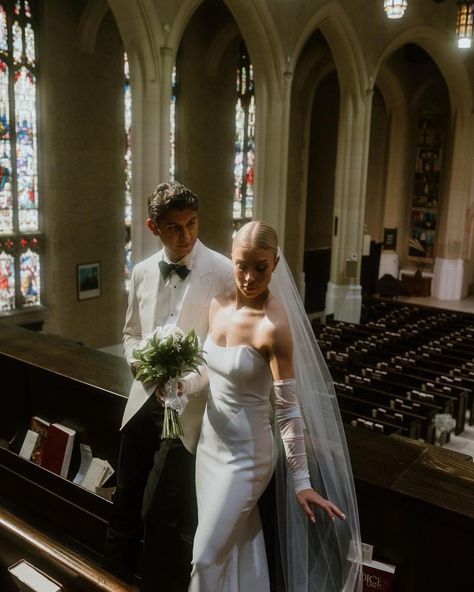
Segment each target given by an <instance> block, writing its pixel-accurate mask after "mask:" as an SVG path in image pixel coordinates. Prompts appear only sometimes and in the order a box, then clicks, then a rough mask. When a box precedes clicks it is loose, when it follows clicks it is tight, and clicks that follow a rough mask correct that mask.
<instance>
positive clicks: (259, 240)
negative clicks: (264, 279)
mask: <svg viewBox="0 0 474 592" xmlns="http://www.w3.org/2000/svg"><path fill="white" fill-rule="evenodd" d="M235 247H251V248H252V247H253V248H255V247H257V248H259V249H267V250H269V251H272V252H273V253H274V254H275V257H276V256H277V253H278V236H277V233H276V232H275V229H274V228H272V227H271V226H269V225H268V224H265V222H262V221H260V220H255V221H252V222H247V224H244V225H243V226H242V228H240V229H239V230H238V231H237V233H236V235H235V236H234V240H233V241H232V249H234V248H235Z"/></svg>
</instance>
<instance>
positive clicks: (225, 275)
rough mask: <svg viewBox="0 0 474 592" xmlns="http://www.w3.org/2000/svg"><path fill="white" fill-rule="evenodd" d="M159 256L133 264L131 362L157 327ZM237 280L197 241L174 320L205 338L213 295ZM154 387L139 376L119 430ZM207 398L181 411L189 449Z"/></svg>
mask: <svg viewBox="0 0 474 592" xmlns="http://www.w3.org/2000/svg"><path fill="white" fill-rule="evenodd" d="M161 259H162V250H160V251H159V252H158V253H156V254H154V255H152V256H151V257H149V258H148V259H145V260H144V261H141V262H140V263H138V264H137V265H135V267H134V268H133V271H132V278H131V282H130V293H129V301H128V309H127V314H126V317H125V325H124V329H123V345H124V353H125V359H126V360H127V362H128V364H129V365H130V364H131V362H132V359H133V350H134V349H136V348H137V347H138V344H139V343H140V341H141V340H142V339H143V337H145V336H146V335H148V334H149V333H151V332H152V331H153V330H154V329H155V319H156V310H155V309H156V305H157V293H158V282H159V274H160V271H159V266H158V263H159V261H161ZM233 285H234V281H233V274H232V264H231V262H230V260H229V259H227V257H224V256H223V255H221V254H220V253H216V252H215V251H212V250H211V249H208V248H207V247H206V246H204V245H203V244H202V243H201V242H200V241H197V243H196V247H195V254H194V262H193V267H192V271H191V274H190V276H189V282H188V285H187V286H186V290H185V292H184V296H183V301H182V303H181V309H180V311H179V314H178V319H177V321H176V325H177V326H178V327H179V328H180V329H182V330H183V331H185V332H188V331H190V330H191V329H194V330H195V331H196V333H197V334H198V335H199V337H200V339H201V341H202V343H204V340H205V339H206V336H207V333H208V329H209V304H210V302H211V300H212V298H214V297H215V296H217V295H218V294H221V293H222V292H225V291H228V290H231V289H232V288H233ZM154 388H155V387H154V386H153V387H150V386H144V385H143V383H141V382H139V381H137V380H134V381H133V384H132V388H131V390H130V395H129V398H128V401H127V405H126V407H125V411H124V415H123V419H122V427H121V429H122V428H123V427H124V426H125V424H126V423H127V422H128V421H129V420H130V419H131V418H132V417H133V416H134V415H135V413H136V412H137V411H138V410H139V409H140V408H141V407H142V405H143V404H144V403H145V402H146V401H147V400H148V397H149V396H150V395H151V394H152V392H153V390H154ZM206 399H207V392H203V395H202V396H200V397H198V396H193V397H189V400H188V403H187V404H186V406H185V409H184V410H183V412H182V414H181V416H180V417H181V424H182V426H183V432H184V436H183V438H182V440H183V444H184V445H185V446H186V448H187V449H188V450H189V451H190V452H194V451H195V449H196V445H197V441H198V438H199V432H200V429H201V420H202V414H203V412H204V407H205V404H206Z"/></svg>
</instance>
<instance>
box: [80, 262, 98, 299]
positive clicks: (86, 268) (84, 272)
mask: <svg viewBox="0 0 474 592" xmlns="http://www.w3.org/2000/svg"><path fill="white" fill-rule="evenodd" d="M99 296H100V262H99V261H96V262H94V263H80V264H79V265H78V266H77V299H78V300H87V299H88V298H98V297H99Z"/></svg>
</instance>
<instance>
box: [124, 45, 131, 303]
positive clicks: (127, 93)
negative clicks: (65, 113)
mask: <svg viewBox="0 0 474 592" xmlns="http://www.w3.org/2000/svg"><path fill="white" fill-rule="evenodd" d="M123 63H124V76H125V84H124V93H123V94H124V113H125V116H124V120H125V121H124V126H125V270H124V272H125V290H126V291H127V292H128V291H129V289H130V278H131V275H132V239H131V236H132V233H131V226H132V142H131V131H132V92H131V90H130V65H129V62H128V56H127V54H126V53H125V54H124V61H123Z"/></svg>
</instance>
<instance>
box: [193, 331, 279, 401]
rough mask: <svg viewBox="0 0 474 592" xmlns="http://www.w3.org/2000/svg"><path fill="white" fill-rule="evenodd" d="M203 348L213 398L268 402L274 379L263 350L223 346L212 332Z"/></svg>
mask: <svg viewBox="0 0 474 592" xmlns="http://www.w3.org/2000/svg"><path fill="white" fill-rule="evenodd" d="M204 351H205V359H206V362H207V370H208V375H209V383H210V387H211V392H212V393H213V397H214V398H216V397H217V398H219V399H221V400H225V401H226V402H227V403H228V404H236V405H238V406H240V407H247V406H253V405H256V406H260V405H262V404H265V405H268V402H269V396H270V391H271V388H272V382H273V379H272V374H271V371H270V365H269V363H268V362H267V360H265V358H264V357H263V356H262V355H261V354H260V352H258V351H257V350H256V349H255V348H253V347H251V346H249V345H236V346H230V347H228V346H220V345H217V344H216V343H215V342H214V341H213V339H212V338H211V337H210V336H208V337H207V339H206V342H205V344H204Z"/></svg>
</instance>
